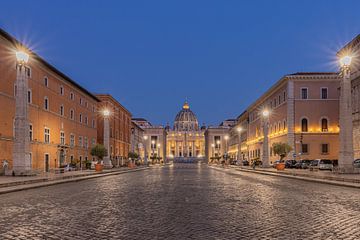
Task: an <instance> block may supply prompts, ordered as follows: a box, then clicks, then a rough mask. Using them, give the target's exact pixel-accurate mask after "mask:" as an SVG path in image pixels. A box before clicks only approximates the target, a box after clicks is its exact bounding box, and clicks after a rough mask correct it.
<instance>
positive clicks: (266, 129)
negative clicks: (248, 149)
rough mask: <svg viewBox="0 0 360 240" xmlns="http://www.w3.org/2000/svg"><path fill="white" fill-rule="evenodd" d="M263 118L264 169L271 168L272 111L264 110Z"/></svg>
mask: <svg viewBox="0 0 360 240" xmlns="http://www.w3.org/2000/svg"><path fill="white" fill-rule="evenodd" d="M262 116H263V118H262V119H263V121H262V123H263V133H264V141H263V154H262V166H263V167H269V166H270V162H269V116H270V111H269V110H267V109H264V110H263V111H262Z"/></svg>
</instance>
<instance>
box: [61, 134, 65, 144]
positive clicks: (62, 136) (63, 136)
mask: <svg viewBox="0 0 360 240" xmlns="http://www.w3.org/2000/svg"><path fill="white" fill-rule="evenodd" d="M60 145H65V132H63V131H60Z"/></svg>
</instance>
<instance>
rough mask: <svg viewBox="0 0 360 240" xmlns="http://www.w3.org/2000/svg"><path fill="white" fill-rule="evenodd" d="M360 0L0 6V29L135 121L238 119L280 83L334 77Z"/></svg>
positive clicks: (357, 20)
mask: <svg viewBox="0 0 360 240" xmlns="http://www.w3.org/2000/svg"><path fill="white" fill-rule="evenodd" d="M359 9H360V1H356V0H354V1H346V0H342V1H340V0H316V1H315V0H302V1H299V0H287V1H285V0H283V1H280V0H272V1H270V0H269V1H267V0H263V1H256V0H252V1H250V0H249V1H245V0H243V1H240V0H238V1H225V0H218V1H210V0H207V1H196V0H190V1H184V0H179V1H170V0H164V1H156V0H153V1H137V0H131V1H130V0H129V1H115V0H114V1H100V0H99V1H89V0H83V1H80V0H77V1H70V0H67V1H64V0H62V1H47V0H41V1H40V0H37V1H1V5H0V27H1V28H3V29H4V30H5V31H7V32H9V33H10V34H12V35H14V36H15V37H16V38H18V39H20V40H22V41H25V42H26V43H27V44H28V45H29V46H30V47H31V48H32V49H33V50H35V51H36V52H37V53H38V54H39V55H41V56H42V57H44V58H45V59H46V60H47V61H49V62H50V63H51V64H53V65H55V66H56V67H57V68H58V69H59V70H61V71H63V72H64V73H65V74H67V75H69V76H70V77H71V78H73V79H74V80H75V81H77V82H78V83H80V84H81V85H82V86H84V87H86V88H87V89H89V90H90V91H92V92H96V93H110V94H112V95H113V96H114V97H115V98H117V99H118V100H119V101H120V102H121V103H122V104H123V105H124V106H125V107H127V108H128V109H129V110H130V111H131V112H132V114H133V116H134V117H144V118H147V119H148V120H150V121H151V122H153V123H154V124H166V123H167V122H170V123H171V124H172V122H173V120H174V117H175V115H176V113H177V112H178V111H179V110H180V108H181V106H182V104H183V102H184V100H185V99H186V98H187V99H188V100H189V102H190V106H191V109H192V110H193V111H194V112H195V113H196V114H197V116H198V119H199V122H200V123H206V124H207V125H208V124H218V123H219V122H221V121H222V120H224V119H226V118H233V117H236V116H237V115H239V114H240V113H241V112H242V111H243V110H244V109H245V108H246V107H247V106H248V105H249V104H251V103H252V102H253V101H254V100H256V99H257V98H258V97H259V96H260V95H261V94H262V93H263V92H264V91H265V90H266V89H268V88H269V87H270V86H271V85H272V84H273V83H274V82H276V81H277V80H278V79H279V78H280V77H282V76H283V75H285V74H288V73H294V72H299V71H336V70H337V66H336V65H335V64H334V63H333V61H334V56H335V53H336V50H338V49H339V48H340V47H341V46H342V45H343V44H345V43H346V42H348V41H350V40H351V39H352V38H353V37H355V36H356V35H357V34H358V33H360V17H359Z"/></svg>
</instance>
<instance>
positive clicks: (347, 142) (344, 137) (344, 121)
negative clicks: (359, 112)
mask: <svg viewBox="0 0 360 240" xmlns="http://www.w3.org/2000/svg"><path fill="white" fill-rule="evenodd" d="M341 72H342V79H341V81H340V119H339V122H340V133H339V135H340V151H339V167H340V169H341V171H343V172H352V171H353V165H352V164H353V161H354V146H353V121H352V106H351V79H350V67H349V66H346V65H344V66H343V67H342V69H341Z"/></svg>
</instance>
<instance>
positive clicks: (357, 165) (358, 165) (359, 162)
mask: <svg viewBox="0 0 360 240" xmlns="http://www.w3.org/2000/svg"><path fill="white" fill-rule="evenodd" d="M354 168H360V159H356V160H355V161H354Z"/></svg>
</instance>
